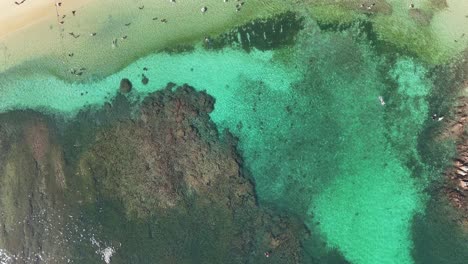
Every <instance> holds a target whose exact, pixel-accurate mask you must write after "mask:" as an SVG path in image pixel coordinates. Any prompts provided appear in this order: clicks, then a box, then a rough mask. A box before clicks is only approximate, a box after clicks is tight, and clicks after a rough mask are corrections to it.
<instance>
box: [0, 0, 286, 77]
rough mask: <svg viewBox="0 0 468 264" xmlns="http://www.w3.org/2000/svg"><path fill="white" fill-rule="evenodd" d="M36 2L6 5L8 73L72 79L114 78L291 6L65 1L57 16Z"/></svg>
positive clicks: (1, 54)
mask: <svg viewBox="0 0 468 264" xmlns="http://www.w3.org/2000/svg"><path fill="white" fill-rule="evenodd" d="M36 2H37V3H36ZM36 2H35V4H34V5H32V4H29V3H28V1H26V2H25V3H24V4H22V5H21V6H16V5H15V4H14V3H12V4H6V3H3V4H2V6H1V7H2V9H1V10H2V13H3V10H5V11H4V12H7V13H9V15H8V17H3V15H2V19H3V20H5V21H7V20H9V19H8V18H11V20H10V22H9V24H8V25H4V26H2V27H0V62H1V63H0V70H6V69H9V68H11V67H13V66H15V65H19V64H21V63H22V62H24V61H27V60H33V59H40V63H39V65H38V64H37V63H35V65H36V66H35V67H36V68H35V70H37V68H38V67H40V68H43V69H44V68H46V69H47V71H49V72H53V73H54V74H56V75H59V76H61V77H65V78H66V79H70V78H72V79H71V80H73V78H75V77H76V78H75V79H82V78H86V77H90V76H91V75H94V76H98V77H102V76H106V75H108V74H110V73H112V72H115V71H116V70H118V69H120V68H122V67H123V66H125V65H127V64H128V63H130V62H131V61H133V60H135V59H137V58H138V57H141V56H142V55H144V54H147V53H150V52H154V51H158V50H160V49H163V48H166V47H167V46H168V45H169V44H171V45H177V44H185V43H191V42H193V41H202V40H203V38H204V36H207V35H210V34H216V33H221V32H223V31H225V30H226V29H228V28H230V27H232V26H235V25H238V24H242V23H243V22H245V21H248V20H251V19H253V18H256V17H261V16H268V15H270V14H274V13H276V12H279V11H281V10H284V9H285V8H284V7H285V6H286V5H287V4H283V3H280V1H279V0H278V1H277V0H275V1H268V2H266V1H263V0H261V1H260V0H249V1H246V2H245V4H243V5H242V7H241V8H240V10H239V11H236V5H238V4H239V2H237V1H228V2H223V1H222V0H205V1H202V2H198V1H197V2H194V1H189V0H179V1H175V2H171V1H170V0H158V1H144V0H134V1H124V2H122V1H120V2H115V1H112V0H101V1H92V0H88V1H62V6H61V7H58V8H57V11H58V14H59V15H58V16H57V13H56V7H55V5H54V4H53V1H45V0H43V1H36ZM51 2H52V3H51ZM28 5H29V6H28ZM205 6H206V7H207V11H206V12H204V13H203V12H201V8H202V7H205ZM72 10H76V13H75V15H73V14H72ZM63 16H65V17H63ZM24 17H27V19H24ZM60 21H63V24H60ZM93 33H96V34H95V35H94V36H93ZM113 43H114V44H113ZM57 65H60V66H59V67H57ZM44 66H45V67H44ZM73 68H76V69H79V68H86V73H84V74H83V75H82V76H72V77H70V74H69V72H70V70H71V69H73ZM91 73H92V74H91ZM87 74H88V75H87ZM85 76H86V77H85Z"/></svg>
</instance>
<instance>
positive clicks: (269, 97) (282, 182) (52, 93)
mask: <svg viewBox="0 0 468 264" xmlns="http://www.w3.org/2000/svg"><path fill="white" fill-rule="evenodd" d="M358 33H359V32H358V30H357V29H355V28H350V29H348V30H345V31H342V32H324V31H320V30H319V28H318V27H317V26H315V24H314V23H313V21H307V22H306V25H305V28H304V29H303V30H302V31H301V32H300V33H299V35H298V36H297V39H296V42H295V44H294V46H291V47H284V48H280V49H277V50H273V51H272V50H269V51H258V50H252V51H250V52H248V53H247V52H246V51H244V50H242V49H239V48H235V47H226V48H224V49H222V50H218V51H210V50H206V49H203V48H202V47H197V48H196V49H195V50H194V51H193V52H187V53H179V54H167V53H157V54H152V55H150V56H147V57H145V58H141V59H139V60H137V61H135V62H134V63H132V64H131V65H129V66H128V67H126V68H125V69H123V70H122V71H120V72H118V73H115V74H113V75H111V76H109V77H107V78H105V79H102V80H94V81H90V82H86V83H67V82H65V81H62V80H60V79H58V78H55V77H54V76H51V75H47V74H41V73H37V74H32V75H28V76H26V77H25V76H22V77H20V76H19V75H17V74H16V73H15V72H14V71H12V72H10V73H3V74H1V75H0V94H1V95H2V99H1V100H0V110H1V111H2V112H3V111H7V110H12V109H25V108H32V109H36V110H40V111H44V112H49V113H57V114H59V115H64V116H66V118H68V119H73V116H74V115H75V114H76V113H77V111H79V110H80V109H82V108H84V107H87V106H90V107H100V106H102V105H103V104H104V103H105V102H108V101H110V100H111V99H112V98H113V97H114V96H115V95H116V94H117V90H118V85H119V82H120V79H122V78H124V77H125V78H129V79H130V80H131V81H132V82H133V84H134V91H132V93H131V94H130V95H129V96H130V98H131V99H132V100H135V101H138V100H140V99H141V98H143V97H144V96H145V95H146V94H148V93H150V92H152V91H155V90H157V89H161V88H163V87H164V86H165V85H166V83H168V82H174V83H177V84H184V83H187V84H190V85H191V86H193V87H195V88H196V89H198V90H206V91H207V93H208V94H210V95H212V96H214V97H215V99H216V104H215V110H214V111H213V113H212V114H211V118H212V119H213V120H214V121H215V123H216V124H217V126H218V130H220V131H221V130H222V129H223V128H228V129H229V130H230V131H232V132H233V133H234V134H235V135H236V136H237V137H239V148H240V151H241V154H242V156H243V158H244V160H245V164H246V169H247V170H248V171H249V173H250V175H251V177H252V179H253V181H254V182H255V186H256V192H257V195H258V199H259V203H260V205H261V206H264V207H268V208H274V209H275V210H278V211H281V212H285V213H287V214H291V215H294V216H296V217H298V218H299V219H301V220H302V221H303V222H304V224H305V225H306V226H307V228H308V229H309V230H310V231H311V234H312V236H313V238H312V239H316V240H320V241H322V242H323V243H324V244H323V248H321V249H320V250H317V252H313V250H315V249H312V248H308V246H310V245H311V244H312V243H311V244H309V243H308V241H305V242H304V245H303V247H304V251H305V252H307V254H308V255H312V256H313V257H312V259H314V258H318V259H320V255H323V254H327V253H326V252H331V251H334V250H336V251H337V252H339V254H341V255H342V256H343V257H344V258H345V259H346V260H347V261H349V262H350V263H356V264H374V263H402V264H406V263H429V262H422V261H420V260H418V258H415V257H414V256H415V253H414V251H415V250H417V249H418V247H419V245H416V244H415V240H414V237H417V236H415V234H414V233H413V232H414V231H413V229H414V226H413V225H415V222H414V221H413V220H414V219H415V217H419V218H420V217H423V219H424V215H425V213H426V211H427V208H426V205H427V202H428V200H429V199H430V194H428V193H427V192H426V191H425V189H426V188H427V187H428V186H430V184H431V181H432V180H433V178H434V177H436V176H437V173H440V171H438V170H437V169H436V168H434V167H432V165H431V164H430V163H427V162H426V161H424V160H423V158H422V157H421V153H420V151H419V149H418V147H419V145H420V138H421V135H423V134H424V133H426V132H427V131H426V128H427V123H428V122H432V120H431V118H430V116H431V114H432V113H431V112H430V111H431V101H430V98H431V94H432V92H433V89H435V88H434V85H433V82H432V80H431V79H429V78H428V73H429V71H430V70H431V68H430V67H429V66H427V65H425V64H424V63H422V62H419V61H418V60H417V59H416V58H412V57H409V56H396V55H395V56H390V55H389V54H381V53H377V52H376V49H375V48H374V47H373V46H371V45H369V44H368V42H367V39H366V37H365V35H364V36H363V35H362V34H360V33H359V34H358ZM144 67H147V68H148V71H144V70H143V68H144ZM141 74H145V76H147V77H148V78H149V84H148V85H143V84H142V83H141ZM379 96H382V98H383V100H384V101H385V102H386V104H385V105H381V103H380V101H379ZM419 221H421V220H419ZM416 225H418V224H417V222H416ZM431 228H437V225H436V227H431ZM416 229H417V228H416ZM421 232H423V231H421ZM441 246H442V247H444V245H441ZM324 252H325V253H324ZM416 255H417V254H416ZM460 258H462V256H461V255H460ZM454 259H457V257H455V258H454ZM338 261H343V260H338ZM318 263H320V262H318ZM323 263H325V262H323ZM330 263H332V262H330ZM433 263H437V262H433Z"/></svg>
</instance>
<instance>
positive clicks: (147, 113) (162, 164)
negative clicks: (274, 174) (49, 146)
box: [86, 85, 255, 217]
mask: <svg viewBox="0 0 468 264" xmlns="http://www.w3.org/2000/svg"><path fill="white" fill-rule="evenodd" d="M213 108H214V98H213V97H211V96H209V95H207V94H206V93H204V92H195V90H194V89H193V88H192V87H190V86H187V85H184V86H182V87H178V88H177V89H175V91H172V89H171V85H169V86H168V88H166V89H165V90H163V91H158V92H155V93H153V94H150V95H149V96H148V97H147V98H145V99H144V101H143V103H142V106H141V109H140V113H141V114H140V117H139V119H138V120H135V121H131V120H128V121H126V122H121V123H119V124H118V125H117V126H114V127H112V128H110V129H106V130H105V131H103V132H102V134H100V135H98V136H97V137H98V138H100V140H97V141H96V142H95V143H94V144H93V146H92V148H91V150H90V151H89V152H88V155H87V156H86V157H87V162H89V163H88V165H89V166H90V167H91V168H94V169H92V171H102V170H104V171H106V173H103V175H102V177H99V178H98V182H99V183H100V184H102V186H103V188H104V189H105V190H106V191H107V192H108V194H109V195H111V196H115V198H118V199H121V200H122V201H123V203H124V206H125V208H126V209H127V213H128V214H129V215H136V216H138V217H145V216H148V215H151V214H153V213H154V212H157V211H158V210H159V209H167V208H173V207H176V206H178V205H181V204H182V203H183V201H184V200H186V199H188V197H187V196H188V195H189V194H191V195H194V194H197V195H200V196H203V197H204V198H205V199H209V200H211V201H212V202H216V203H223V204H225V205H226V204H228V203H229V204H231V205H232V204H235V203H244V202H245V203H250V204H254V203H255V201H254V199H253V197H254V196H253V187H252V185H251V184H250V183H249V182H248V181H247V180H246V179H245V178H243V177H242V170H241V168H240V166H239V164H238V162H239V157H238V155H237V153H236V151H235V150H234V146H233V144H235V139H234V137H233V136H232V135H231V134H230V133H229V132H228V131H225V132H224V133H223V134H222V137H221V136H220V135H219V133H218V131H217V130H216V126H215V124H214V123H213V122H212V121H211V120H210V118H209V115H208V114H209V113H210V112H211V111H212V110H213ZM98 167H99V168H98ZM241 200H242V201H241Z"/></svg>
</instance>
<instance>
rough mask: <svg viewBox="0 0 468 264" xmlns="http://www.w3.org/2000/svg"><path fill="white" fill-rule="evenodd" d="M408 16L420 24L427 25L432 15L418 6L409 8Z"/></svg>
mask: <svg viewBox="0 0 468 264" xmlns="http://www.w3.org/2000/svg"><path fill="white" fill-rule="evenodd" d="M408 12H409V14H410V17H411V18H412V19H413V20H414V21H415V22H416V23H417V24H419V25H421V26H428V25H429V24H431V20H432V15H433V14H431V13H429V12H426V11H424V10H421V9H419V8H411V9H410V10H409V11H408Z"/></svg>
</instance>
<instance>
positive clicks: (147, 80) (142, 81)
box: [141, 74, 149, 85]
mask: <svg viewBox="0 0 468 264" xmlns="http://www.w3.org/2000/svg"><path fill="white" fill-rule="evenodd" d="M148 82H149V79H148V77H146V75H144V74H143V75H142V78H141V83H143V84H144V85H147V84H148Z"/></svg>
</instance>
